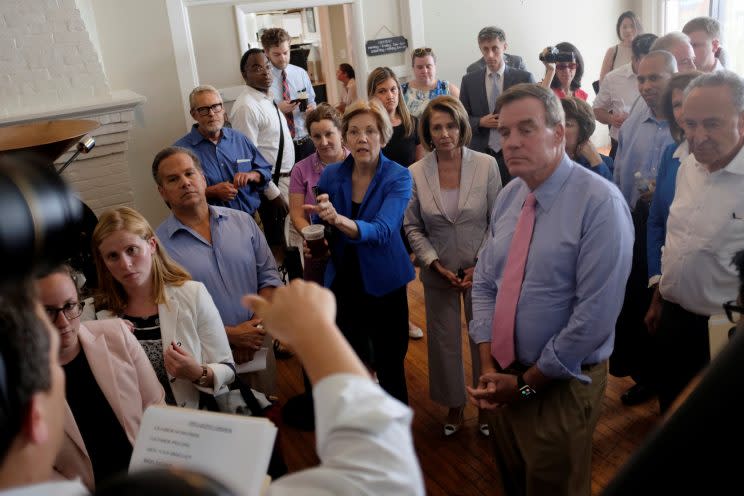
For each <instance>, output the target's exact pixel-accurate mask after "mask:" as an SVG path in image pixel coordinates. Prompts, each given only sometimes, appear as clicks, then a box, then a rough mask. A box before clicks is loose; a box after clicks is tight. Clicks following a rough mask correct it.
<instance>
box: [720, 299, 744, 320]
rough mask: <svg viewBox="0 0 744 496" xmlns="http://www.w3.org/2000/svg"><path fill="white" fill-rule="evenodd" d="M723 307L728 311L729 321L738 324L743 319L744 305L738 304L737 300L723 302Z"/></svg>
mask: <svg viewBox="0 0 744 496" xmlns="http://www.w3.org/2000/svg"><path fill="white" fill-rule="evenodd" d="M723 309H724V310H725V311H726V317H728V319H729V322H731V323H732V324H736V323H738V322H739V320H741V316H742V314H744V307H742V306H741V305H738V304H737V302H736V301H734V300H731V301H727V302H726V303H724V304H723Z"/></svg>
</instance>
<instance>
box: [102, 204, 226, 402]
mask: <svg viewBox="0 0 744 496" xmlns="http://www.w3.org/2000/svg"><path fill="white" fill-rule="evenodd" d="M93 256H94V259H95V262H96V269H97V270H98V283H99V291H98V294H97V295H96V306H97V307H98V308H99V309H101V310H102V311H101V312H98V316H99V318H100V317H119V318H121V319H124V320H125V321H126V322H127V323H128V325H129V327H130V329H131V331H132V332H133V333H134V335H135V337H136V338H137V340H138V341H139V342H140V344H141V345H142V347H143V348H144V349H145V352H146V353H147V356H148V358H149V359H150V363H152V366H153V368H154V369H155V372H156V374H157V376H158V379H159V380H160V383H161V384H162V386H163V388H164V389H165V399H166V402H167V403H168V404H170V405H177V406H182V407H187V408H199V406H200V393H204V394H208V395H214V396H218V395H220V394H223V393H226V392H227V391H228V388H227V386H228V384H230V383H231V382H232V381H233V380H234V378H235V364H234V361H233V357H232V352H231V351H230V346H229V344H228V342H227V334H226V333H225V326H224V325H223V324H222V320H221V319H220V314H219V312H218V311H217V308H216V307H215V305H214V302H213V301H212V297H211V296H209V293H208V292H207V289H206V288H205V287H204V285H203V284H202V283H200V282H197V281H193V280H191V276H190V275H189V273H188V272H187V271H186V270H185V269H184V268H183V267H181V266H180V265H178V264H177V263H176V262H175V261H174V260H173V259H172V258H171V257H170V256H169V255H168V253H166V251H165V249H164V248H163V247H162V245H161V244H160V241H159V240H158V238H157V237H156V236H155V233H154V232H153V229H152V227H151V226H150V224H149V223H148V222H147V220H145V218H144V217H142V215H141V214H139V213H138V212H137V211H135V210H133V209H131V208H129V207H119V208H115V209H113V210H109V211H108V212H105V213H104V214H103V215H102V216H101V217H100V219H99V220H98V225H97V226H96V228H95V230H94V231H93Z"/></svg>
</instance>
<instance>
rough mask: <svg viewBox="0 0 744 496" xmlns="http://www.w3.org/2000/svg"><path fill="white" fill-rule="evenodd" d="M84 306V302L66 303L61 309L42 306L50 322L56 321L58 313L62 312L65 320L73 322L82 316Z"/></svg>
mask: <svg viewBox="0 0 744 496" xmlns="http://www.w3.org/2000/svg"><path fill="white" fill-rule="evenodd" d="M84 306H85V302H76V303H67V304H66V305H65V306H63V307H48V306H44V311H45V312H46V314H47V316H48V317H49V320H50V321H51V322H54V321H55V320H57V317H58V316H59V313H60V312H62V315H64V316H65V318H66V319H67V320H73V319H77V318H78V317H80V315H82V313H83V307H84Z"/></svg>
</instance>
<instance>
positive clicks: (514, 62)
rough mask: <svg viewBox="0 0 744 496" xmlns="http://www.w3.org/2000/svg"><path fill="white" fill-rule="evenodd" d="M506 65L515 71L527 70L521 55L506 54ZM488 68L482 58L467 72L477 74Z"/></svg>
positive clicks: (471, 65)
mask: <svg viewBox="0 0 744 496" xmlns="http://www.w3.org/2000/svg"><path fill="white" fill-rule="evenodd" d="M504 63H505V64H506V65H508V66H509V67H513V68H515V69H520V70H522V71H526V70H527V66H525V65H524V60H522V57H520V56H519V55H512V54H510V53H505V54H504ZM484 67H486V61H485V60H484V59H483V57H481V58H480V59H478V60H476V61H475V62H473V63H472V64H470V65H469V66H468V68H467V69H465V72H466V73H467V72H475V71H477V70H478V69H483V68H484Z"/></svg>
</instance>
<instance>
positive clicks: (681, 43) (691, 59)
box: [651, 31, 697, 72]
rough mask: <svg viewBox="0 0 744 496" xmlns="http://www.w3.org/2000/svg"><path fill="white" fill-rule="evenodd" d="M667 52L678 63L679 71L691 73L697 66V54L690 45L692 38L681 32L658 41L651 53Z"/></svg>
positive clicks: (662, 37) (652, 47) (672, 33)
mask: <svg viewBox="0 0 744 496" xmlns="http://www.w3.org/2000/svg"><path fill="white" fill-rule="evenodd" d="M657 50H665V51H667V52H669V53H671V54H672V55H674V59H675V60H676V61H677V71H679V72H690V71H694V70H695V69H697V67H696V66H695V52H694V50H693V49H692V45H691V44H690V37H689V36H687V35H686V34H684V33H680V32H679V31H672V32H671V33H667V34H665V35H664V36H661V37H660V38H659V39H657V40H656V41H655V42H654V44H653V45H651V51H652V52H653V51H657Z"/></svg>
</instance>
